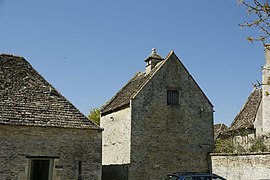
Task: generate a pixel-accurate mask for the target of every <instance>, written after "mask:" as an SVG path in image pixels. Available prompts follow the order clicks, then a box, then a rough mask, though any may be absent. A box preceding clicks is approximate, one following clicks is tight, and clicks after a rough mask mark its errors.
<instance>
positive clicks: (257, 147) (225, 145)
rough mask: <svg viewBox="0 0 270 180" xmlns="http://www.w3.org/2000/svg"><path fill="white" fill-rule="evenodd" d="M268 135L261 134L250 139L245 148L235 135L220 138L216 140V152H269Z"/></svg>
mask: <svg viewBox="0 0 270 180" xmlns="http://www.w3.org/2000/svg"><path fill="white" fill-rule="evenodd" d="M269 137H270V136H269V134H268V135H263V136H259V137H257V138H254V139H250V140H249V142H248V143H247V144H245V147H246V148H244V147H243V146H242V145H241V144H240V143H239V142H235V141H234V140H233V137H228V138H222V139H221V138H218V139H217V140H216V141H215V152H216V153H245V152H268V151H269V150H270V148H269V143H267V139H268V138H269Z"/></svg>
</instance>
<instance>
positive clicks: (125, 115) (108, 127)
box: [100, 108, 131, 165]
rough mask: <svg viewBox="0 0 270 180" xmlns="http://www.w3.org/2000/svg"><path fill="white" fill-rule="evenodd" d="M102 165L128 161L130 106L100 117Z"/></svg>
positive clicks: (126, 162)
mask: <svg viewBox="0 0 270 180" xmlns="http://www.w3.org/2000/svg"><path fill="white" fill-rule="evenodd" d="M100 126H101V127H102V128H104V131H103V133H102V165H110V164H114V165H116V164H129V163H130V144H131V143H130V135H131V115H130V108H126V109H123V110H120V111H117V112H114V113H111V114H108V115H105V116H103V117H101V121H100Z"/></svg>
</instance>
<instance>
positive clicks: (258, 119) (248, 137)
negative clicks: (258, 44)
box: [220, 45, 270, 148]
mask: <svg viewBox="0 0 270 180" xmlns="http://www.w3.org/2000/svg"><path fill="white" fill-rule="evenodd" d="M269 133H270V45H266V46H265V65H264V66H263V67H262V83H261V84H257V85H255V86H254V89H253V90H252V92H251V94H250V96H249V97H248V99H247V101H246V102H245V104H244V105H243V107H242V108H241V110H240V111H239V113H238V114H237V115H236V117H235V119H234V120H233V122H232V124H231V126H230V127H229V129H228V130H227V131H225V132H223V133H221V134H220V137H221V138H228V137H232V138H233V140H234V142H235V143H238V144H239V145H242V146H243V147H244V148H249V143H250V142H251V141H252V140H253V139H254V138H255V137H259V136H261V135H269Z"/></svg>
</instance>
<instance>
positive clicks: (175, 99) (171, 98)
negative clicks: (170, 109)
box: [167, 90, 179, 106]
mask: <svg viewBox="0 0 270 180" xmlns="http://www.w3.org/2000/svg"><path fill="white" fill-rule="evenodd" d="M167 105H171V106H178V105H179V91H177V90H167Z"/></svg>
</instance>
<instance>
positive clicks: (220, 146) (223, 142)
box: [215, 138, 234, 153]
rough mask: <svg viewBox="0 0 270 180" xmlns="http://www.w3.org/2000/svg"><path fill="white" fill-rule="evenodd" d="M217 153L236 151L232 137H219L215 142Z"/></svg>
mask: <svg viewBox="0 0 270 180" xmlns="http://www.w3.org/2000/svg"><path fill="white" fill-rule="evenodd" d="M215 152H216V153H232V152H234V144H233V141H232V139H231V138H228V139H220V138H218V139H217V140H216V142H215Z"/></svg>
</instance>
